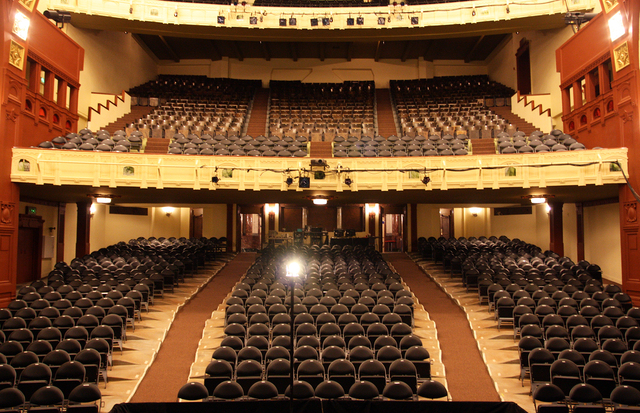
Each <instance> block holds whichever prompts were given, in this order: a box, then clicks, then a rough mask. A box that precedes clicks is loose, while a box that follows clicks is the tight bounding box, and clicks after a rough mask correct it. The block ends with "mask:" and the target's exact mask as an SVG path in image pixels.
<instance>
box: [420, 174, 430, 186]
mask: <svg viewBox="0 0 640 413" xmlns="http://www.w3.org/2000/svg"><path fill="white" fill-rule="evenodd" d="M429 182H431V178H429V177H428V176H426V175H425V176H424V178H422V183H423V184H425V185H428V184H429Z"/></svg>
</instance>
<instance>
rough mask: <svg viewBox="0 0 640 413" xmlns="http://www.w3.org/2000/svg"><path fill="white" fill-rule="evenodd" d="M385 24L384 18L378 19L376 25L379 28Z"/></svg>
mask: <svg viewBox="0 0 640 413" xmlns="http://www.w3.org/2000/svg"><path fill="white" fill-rule="evenodd" d="M386 23H387V19H386V18H385V17H378V24H379V25H380V26H384V25H385V24H386Z"/></svg>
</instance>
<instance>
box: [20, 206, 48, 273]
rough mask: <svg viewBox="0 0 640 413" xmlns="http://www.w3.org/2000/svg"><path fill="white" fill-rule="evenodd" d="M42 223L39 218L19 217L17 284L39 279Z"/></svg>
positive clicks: (32, 216) (31, 216)
mask: <svg viewBox="0 0 640 413" xmlns="http://www.w3.org/2000/svg"><path fill="white" fill-rule="evenodd" d="M43 223H44V221H43V219H42V218H41V217H39V216H36V215H20V224H19V228H18V268H17V269H18V271H17V274H16V283H17V284H25V283H30V282H32V281H35V280H37V279H38V278H40V271H41V268H42V225H43Z"/></svg>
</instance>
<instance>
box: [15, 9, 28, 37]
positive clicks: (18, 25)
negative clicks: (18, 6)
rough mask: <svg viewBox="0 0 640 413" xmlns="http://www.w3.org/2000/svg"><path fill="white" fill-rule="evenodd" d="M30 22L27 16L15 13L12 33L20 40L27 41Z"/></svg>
mask: <svg viewBox="0 0 640 413" xmlns="http://www.w3.org/2000/svg"><path fill="white" fill-rule="evenodd" d="M29 23H30V20H29V18H28V17H27V16H25V15H24V14H22V13H21V12H19V11H16V13H15V15H14V18H13V32H14V33H15V34H16V36H18V37H19V38H21V39H22V40H27V36H28V34H29Z"/></svg>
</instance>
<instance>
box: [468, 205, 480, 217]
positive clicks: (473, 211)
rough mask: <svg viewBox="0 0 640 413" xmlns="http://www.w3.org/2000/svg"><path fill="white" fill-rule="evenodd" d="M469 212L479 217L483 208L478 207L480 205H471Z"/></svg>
mask: <svg viewBox="0 0 640 413" xmlns="http://www.w3.org/2000/svg"><path fill="white" fill-rule="evenodd" d="M469 212H470V213H471V215H473V216H474V217H477V216H478V214H479V213H480V212H482V208H478V207H471V208H469Z"/></svg>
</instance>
